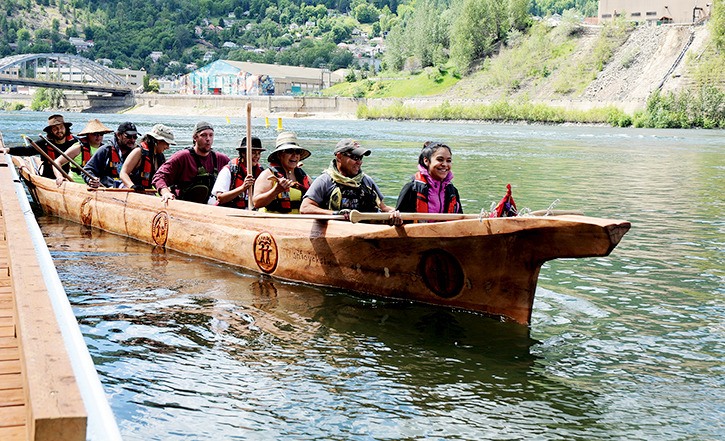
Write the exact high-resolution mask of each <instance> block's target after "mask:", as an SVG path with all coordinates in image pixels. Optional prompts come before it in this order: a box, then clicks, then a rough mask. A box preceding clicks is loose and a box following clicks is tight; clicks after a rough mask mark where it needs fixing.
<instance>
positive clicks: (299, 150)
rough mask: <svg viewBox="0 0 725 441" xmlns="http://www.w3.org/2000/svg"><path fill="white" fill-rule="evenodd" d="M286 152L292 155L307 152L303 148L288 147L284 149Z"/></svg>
mask: <svg viewBox="0 0 725 441" xmlns="http://www.w3.org/2000/svg"><path fill="white" fill-rule="evenodd" d="M284 153H289V154H290V155H300V156H301V155H303V154H304V153H305V151H304V150H302V149H287V150H285V151H284Z"/></svg>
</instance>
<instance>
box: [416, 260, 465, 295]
mask: <svg viewBox="0 0 725 441" xmlns="http://www.w3.org/2000/svg"><path fill="white" fill-rule="evenodd" d="M418 271H419V272H420V275H421V276H422V277H423V282H424V283H425V286H427V287H428V289H430V290H431V291H433V293H434V294H435V295H437V296H438V297H443V298H444V299H450V298H451V297H455V296H457V295H458V294H459V293H460V292H461V289H463V281H464V275H463V268H462V267H461V264H460V262H458V259H456V258H455V257H454V256H453V255H452V254H450V253H449V252H447V251H444V250H428V251H426V252H425V253H423V256H421V258H420V262H419V263H418Z"/></svg>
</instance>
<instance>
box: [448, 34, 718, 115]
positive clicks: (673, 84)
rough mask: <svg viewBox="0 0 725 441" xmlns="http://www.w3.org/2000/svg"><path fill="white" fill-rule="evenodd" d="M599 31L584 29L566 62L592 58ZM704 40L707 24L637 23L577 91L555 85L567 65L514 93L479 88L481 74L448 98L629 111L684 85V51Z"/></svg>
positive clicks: (696, 51) (695, 48) (698, 47)
mask: <svg viewBox="0 0 725 441" xmlns="http://www.w3.org/2000/svg"><path fill="white" fill-rule="evenodd" d="M599 31H600V28H596V27H593V28H587V29H586V31H585V32H583V33H582V34H581V35H580V36H579V37H578V38H577V41H576V48H575V49H574V51H573V52H572V53H571V55H570V56H569V57H567V63H569V64H571V65H576V63H577V62H578V61H579V60H583V59H585V58H586V57H591V56H592V50H593V47H594V44H595V42H596V39H597V36H598V32H599ZM708 41H709V38H708V30H707V27H706V26H695V27H692V26H646V25H642V26H639V27H637V28H636V29H634V30H633V31H632V32H631V34H630V35H629V37H628V38H627V40H626V41H625V43H624V44H622V45H621V46H619V47H618V48H616V50H615V51H614V54H613V56H612V58H611V59H610V60H609V62H608V63H607V64H606V66H605V67H604V69H603V70H602V71H601V72H599V74H598V75H597V77H596V79H594V80H593V81H592V82H591V83H590V84H589V86H588V87H586V89H585V90H584V91H583V92H582V93H580V94H577V95H562V94H559V93H557V92H556V84H561V80H562V78H561V75H565V74H566V72H567V70H566V69H558V70H555V71H554V72H552V74H551V75H549V76H548V77H547V78H546V79H544V80H541V81H537V82H530V83H522V85H521V87H520V88H518V89H517V90H516V91H514V92H511V91H510V90H496V89H491V88H488V89H486V90H483V89H482V87H481V86H480V85H481V84H484V83H485V81H484V78H483V77H482V76H481V75H472V76H471V77H469V78H465V79H463V80H461V81H460V82H459V84H458V85H457V86H456V87H455V88H454V90H453V91H452V95H451V96H454V97H456V98H459V99H464V98H463V97H466V98H465V99H467V100H470V99H472V98H477V99H480V100H484V101H494V100H498V99H502V98H505V99H509V100H512V99H513V100H515V99H518V98H520V97H526V98H527V99H529V100H531V101H533V102H544V103H547V104H550V105H560V106H566V107H573V108H579V109H589V108H593V107H601V106H606V105H615V106H617V107H619V108H621V109H623V110H625V111H627V112H630V113H631V112H633V111H635V110H637V109H641V108H643V107H644V106H645V104H646V101H647V98H648V97H649V96H650V94H651V93H652V92H653V91H655V90H656V89H658V88H659V87H662V90H664V91H674V90H677V89H679V88H680V87H682V86H683V85H684V84H687V82H688V78H687V75H686V64H687V63H686V61H687V59H688V54H692V55H693V56H697V55H699V54H700V53H701V52H702V51H703V50H704V49H705V45H706V44H707V42H708ZM569 72H570V70H569ZM564 80H566V79H565V78H564Z"/></svg>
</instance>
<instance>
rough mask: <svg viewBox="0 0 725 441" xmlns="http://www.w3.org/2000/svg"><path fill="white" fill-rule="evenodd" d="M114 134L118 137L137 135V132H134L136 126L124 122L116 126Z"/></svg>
mask: <svg viewBox="0 0 725 441" xmlns="http://www.w3.org/2000/svg"><path fill="white" fill-rule="evenodd" d="M116 133H118V134H119V135H122V134H123V135H138V130H136V124H134V123H132V122H130V121H126V122H122V123H121V124H119V125H118V129H116Z"/></svg>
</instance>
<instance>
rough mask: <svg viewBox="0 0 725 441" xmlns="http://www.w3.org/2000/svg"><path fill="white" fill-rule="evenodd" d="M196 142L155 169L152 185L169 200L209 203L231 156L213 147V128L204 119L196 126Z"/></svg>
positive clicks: (164, 198)
mask: <svg viewBox="0 0 725 441" xmlns="http://www.w3.org/2000/svg"><path fill="white" fill-rule="evenodd" d="M192 138H193V140H194V145H193V146H192V147H189V148H186V149H183V150H179V151H178V152H176V153H174V154H173V155H171V157H170V158H169V159H168V160H167V161H166V162H165V163H164V164H163V165H162V166H161V167H159V169H158V170H157V171H156V174H155V175H154V178H153V181H152V183H153V185H154V187H155V188H156V189H157V190H158V192H159V194H160V195H161V200H162V201H163V202H164V203H166V202H168V201H169V199H181V200H185V201H191V202H197V203H200V204H206V203H207V201H208V200H209V195H210V194H211V189H212V187H213V185H214V181H216V177H217V175H218V174H219V170H221V169H222V168H223V167H224V166H225V165H227V163H228V162H229V157H228V156H227V155H225V154H224V153H218V152H215V151H213V150H212V144H214V127H213V126H212V125H211V124H210V123H208V122H205V121H200V122H198V123H196V126H194V133H193V135H192Z"/></svg>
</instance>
